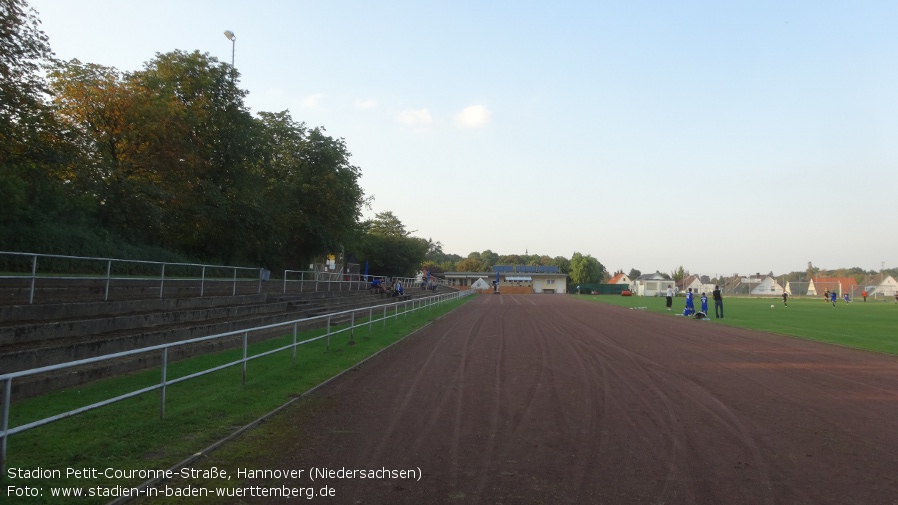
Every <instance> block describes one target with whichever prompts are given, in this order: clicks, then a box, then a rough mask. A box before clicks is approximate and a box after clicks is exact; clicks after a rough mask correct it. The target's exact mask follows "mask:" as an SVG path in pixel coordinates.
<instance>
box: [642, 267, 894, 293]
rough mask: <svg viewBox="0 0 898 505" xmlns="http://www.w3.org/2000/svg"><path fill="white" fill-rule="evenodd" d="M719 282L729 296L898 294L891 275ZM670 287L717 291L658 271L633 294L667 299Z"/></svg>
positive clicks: (700, 279) (698, 279)
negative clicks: (858, 279)
mask: <svg viewBox="0 0 898 505" xmlns="http://www.w3.org/2000/svg"><path fill="white" fill-rule="evenodd" d="M719 282H720V289H721V291H722V292H723V293H724V294H725V295H729V296H770V297H780V296H782V295H783V293H784V292H785V293H788V294H789V295H790V296H823V293H824V292H825V291H827V290H829V291H836V292H837V293H839V296H840V297H841V296H843V295H844V294H845V293H848V294H849V296H850V297H851V298H852V299H854V298H860V297H861V293H862V291H864V290H866V291H867V296H868V298H877V297H885V298H892V297H894V296H895V295H896V294H898V281H896V280H895V278H893V277H892V276H891V275H874V276H871V277H869V278H868V279H866V280H865V281H864V282H861V283H858V282H857V280H855V278H854V277H814V278H812V279H810V280H800V281H788V282H786V283H785V285H783V283H782V281H781V280H780V279H778V278H777V277H776V276H773V275H769V274H768V275H762V274H755V275H748V276H745V275H734V276H732V277H728V278H726V279H721V280H720V281H719ZM668 285H672V286H673V287H674V291H675V292H677V293H679V294H682V293H683V292H685V291H686V290H687V289H689V288H692V291H693V292H694V293H709V294H710V293H711V292H712V291H713V290H714V284H713V283H712V282H711V279H709V278H708V277H707V276H698V275H687V276H686V277H685V278H684V279H683V280H682V281H678V282H675V281H673V280H671V279H670V278H666V277H665V276H664V275H663V274H660V273H657V272H656V273H654V274H645V275H640V276H639V278H637V279H635V280H634V281H633V285H632V291H633V293H634V294H636V295H638V296H664V295H665V294H666V292H667V286H668Z"/></svg>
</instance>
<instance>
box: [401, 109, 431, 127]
mask: <svg viewBox="0 0 898 505" xmlns="http://www.w3.org/2000/svg"><path fill="white" fill-rule="evenodd" d="M397 119H399V122H400V123H403V124H407V125H417V126H423V125H429V124H430V123H432V122H433V118H431V117H430V111H428V110H427V109H418V110H411V109H406V110H404V111H402V112H400V113H399V117H398V118H397Z"/></svg>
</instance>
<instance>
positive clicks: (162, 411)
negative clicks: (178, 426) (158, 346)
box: [159, 347, 168, 419]
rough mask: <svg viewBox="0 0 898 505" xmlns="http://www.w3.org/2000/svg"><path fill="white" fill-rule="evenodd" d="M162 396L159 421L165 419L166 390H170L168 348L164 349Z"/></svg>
mask: <svg viewBox="0 0 898 505" xmlns="http://www.w3.org/2000/svg"><path fill="white" fill-rule="evenodd" d="M160 385H161V386H162V394H161V395H159V419H165V390H166V389H167V388H168V347H166V348H165V349H162V382H161V383H160Z"/></svg>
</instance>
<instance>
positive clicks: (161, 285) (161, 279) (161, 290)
mask: <svg viewBox="0 0 898 505" xmlns="http://www.w3.org/2000/svg"><path fill="white" fill-rule="evenodd" d="M164 292H165V263H163V264H162V275H161V276H160V277H159V299H160V300H161V299H162V293H164Z"/></svg>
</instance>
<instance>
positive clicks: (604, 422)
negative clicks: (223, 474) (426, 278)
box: [207, 295, 898, 505]
mask: <svg viewBox="0 0 898 505" xmlns="http://www.w3.org/2000/svg"><path fill="white" fill-rule="evenodd" d="M303 409H305V410H303ZM298 412H302V415H298V414H297V413H298ZM265 429H267V430H269V431H270V432H271V433H276V434H277V435H276V440H277V441H276V442H275V444H276V445H269V447H270V450H268V451H265V452H264V457H261V458H260V457H253V458H251V459H247V460H246V461H245V463H246V464H245V466H248V467H251V468H253V469H287V468H294V469H302V470H304V472H308V470H309V469H310V468H312V467H318V468H321V467H326V468H329V469H331V470H340V469H351V470H356V469H360V470H381V469H388V470H394V469H395V470H401V469H420V471H421V472H422V474H423V475H422V476H421V478H420V480H412V479H391V478H332V479H323V480H322V479H317V480H316V481H315V482H314V483H312V482H310V481H309V480H308V479H307V478H304V479H302V480H296V479H282V480H278V479H262V480H260V479H244V480H241V481H238V482H237V483H233V482H231V483H230V485H236V486H278V485H286V486H292V487H296V486H300V485H313V486H314V487H315V488H320V487H322V486H324V485H325V484H326V485H328V486H330V487H331V488H333V490H334V496H333V497H329V498H324V497H317V498H316V499H315V500H312V502H313V503H314V502H326V503H340V504H344V503H345V504H382V503H391V504H392V503H400V504H405V503H407V504H442V503H459V504H461V503H465V504H467V503H489V504H500V503H502V504H519V503H522V504H527V503H547V504H549V503H589V504H602V503H607V504H631V503H632V504H752V505H756V504H786V503H788V504H827V503H830V504H847V503H856V504H865V505H866V504H895V503H898V358H895V357H894V356H886V355H880V354H874V353H867V352H863V351H855V350H851V349H845V348H840V347H835V346H830V345H826V344H818V343H814V342H810V341H804V340H800V339H795V338H789V337H783V336H776V335H770V334H765V333H759V332H753V331H748V330H740V329H735V328H731V327H725V326H720V325H717V324H715V323H714V322H713V321H698V320H693V319H686V318H675V317H669V316H665V315H658V314H651V313H646V312H642V311H635V310H627V309H623V308H619V307H612V306H606V305H602V304H595V303H590V302H586V301H583V300H575V299H571V298H569V297H565V296H551V295H531V296H525V295H483V296H479V297H478V299H477V300H474V301H472V302H470V303H468V304H466V305H464V306H463V307H461V308H460V309H458V310H457V311H455V312H454V313H452V314H450V315H449V316H447V317H445V318H443V319H440V320H438V321H436V322H435V323H433V324H432V325H430V326H429V327H427V328H425V329H423V330H422V331H419V332H418V333H416V334H415V335H413V336H411V337H410V338H408V339H407V340H406V341H404V342H402V343H401V344H399V345H396V346H394V347H393V348H391V349H390V350H388V351H387V352H385V353H383V354H382V355H380V356H378V357H376V358H375V359H373V360H371V361H369V362H368V363H366V364H365V365H364V366H362V367H361V368H360V369H358V370H356V371H355V372H353V373H350V374H347V375H345V376H343V377H342V378H340V379H339V380H337V381H335V382H334V383H332V384H329V385H327V386H326V387H324V388H322V389H321V390H319V391H318V392H316V393H314V394H313V395H312V398H309V399H307V400H304V401H301V402H298V403H297V405H296V406H294V407H291V409H290V410H288V411H287V412H285V414H284V415H282V416H280V417H279V419H278V420H276V421H274V422H272V423H270V424H269V426H268V427H267V428H265ZM271 430H273V431H271ZM261 433H264V431H263V432H261ZM270 440H271V439H269V441H267V442H266V440H265V437H264V436H263V435H258V436H257V437H250V438H248V439H247V440H243V441H238V442H235V443H233V444H230V445H229V446H227V447H225V448H224V449H222V450H221V451H220V454H213V455H212V456H211V457H210V459H209V460H208V462H207V463H208V464H210V465H213V464H216V463H215V461H216V458H218V457H222V458H227V457H228V454H229V453H230V454H240V453H241V451H244V450H245V448H241V444H266V443H267V444H272V442H271V441H270ZM231 461H234V460H233V459H232V460H231ZM238 464H240V465H241V466H242V463H238ZM236 470H237V469H236V468H228V471H229V473H231V474H232V475H233V477H232V480H233V479H236ZM307 475H308V474H307V473H305V474H304V477H307ZM256 500H257V501H256V502H258V503H263V502H264V503H270V502H272V501H277V500H272V498H258V499H256ZM284 501H291V502H295V501H296V499H292V500H284ZM243 502H247V503H253V500H252V499H247V498H244V499H243Z"/></svg>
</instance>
